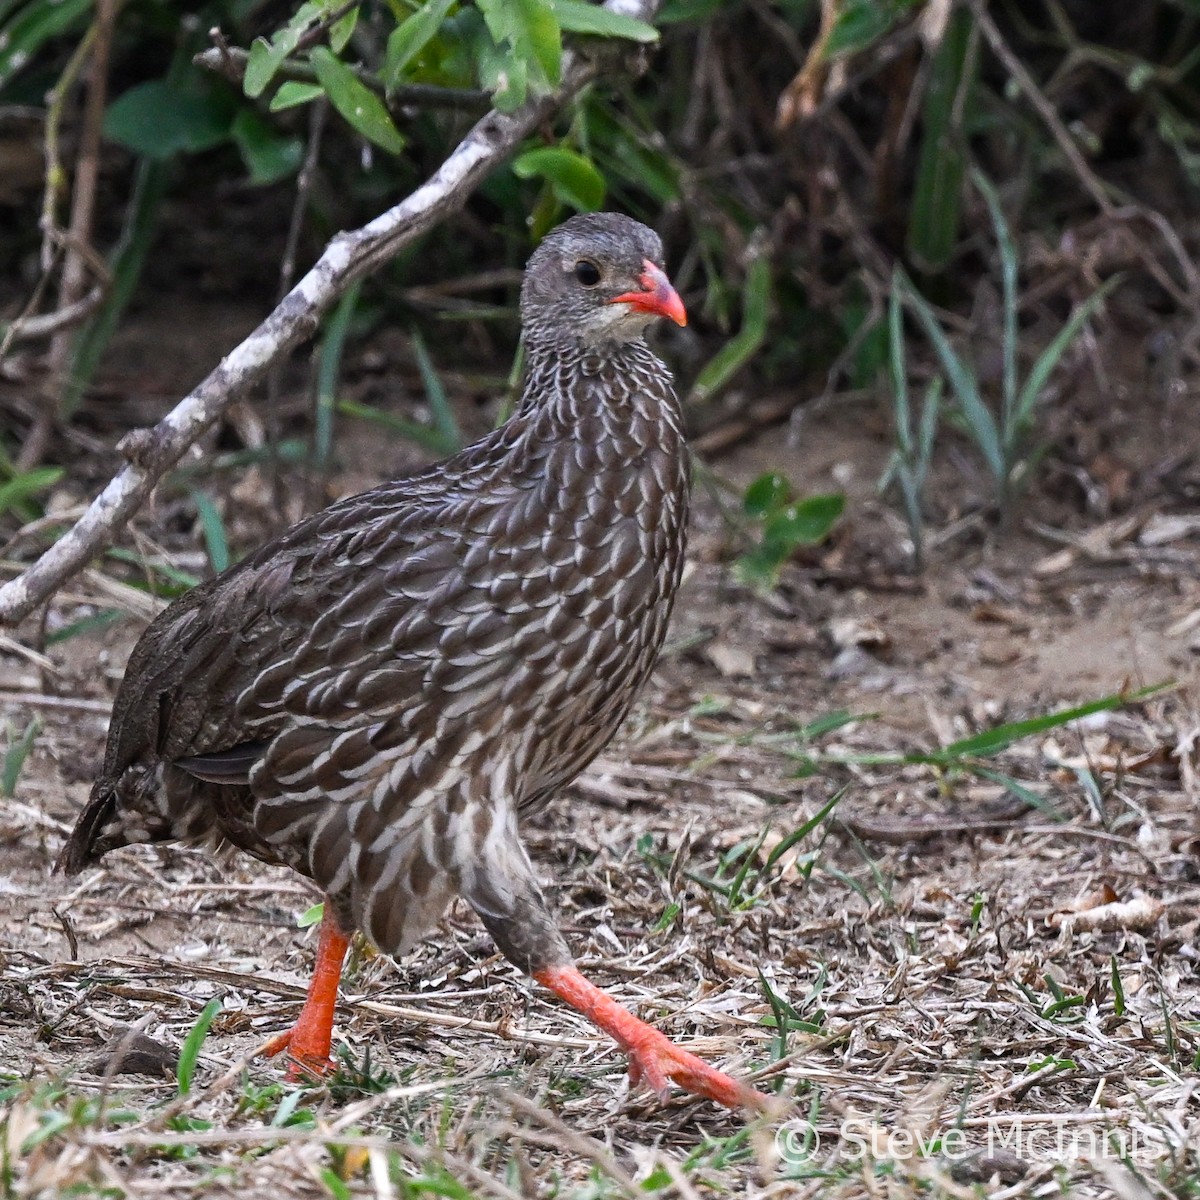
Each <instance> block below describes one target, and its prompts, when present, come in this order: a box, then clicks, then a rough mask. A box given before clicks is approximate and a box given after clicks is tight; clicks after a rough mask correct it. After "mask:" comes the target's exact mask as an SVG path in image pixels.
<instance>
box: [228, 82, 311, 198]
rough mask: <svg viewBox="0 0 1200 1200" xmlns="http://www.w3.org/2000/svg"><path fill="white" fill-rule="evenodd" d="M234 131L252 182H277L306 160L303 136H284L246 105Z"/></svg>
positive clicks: (234, 126)
mask: <svg viewBox="0 0 1200 1200" xmlns="http://www.w3.org/2000/svg"><path fill="white" fill-rule="evenodd" d="M319 90H320V89H318V91H319ZM272 107H274V106H273V105H272ZM230 132H231V133H232V134H233V140H234V142H235V143H236V144H237V148H238V150H239V152H240V153H241V156H242V161H243V162H244V163H245V164H246V169H247V170H248V171H249V172H250V182H251V183H256V184H260V185H264V186H265V185H266V184H269V183H277V182H278V181H279V180H281V179H286V178H287V177H288V176H289V175H294V174H295V173H296V172H297V171H298V170H300V163H301V162H302V161H303V159H304V145H303V143H302V142H301V141H300V139H299V138H298V137H283V136H281V135H280V134H278V133H277V132H276V131H275V129H274V128H273V126H271V125H270V124H269V123H268V122H267V121H265V120H263V118H262V117H261V116H259V114H258V113H257V112H255V110H254V109H252V108H245V109H243V110H242V111H241V112H240V113H238V115H237V116H236V117H234V119H233V125H232V127H231V128H230Z"/></svg>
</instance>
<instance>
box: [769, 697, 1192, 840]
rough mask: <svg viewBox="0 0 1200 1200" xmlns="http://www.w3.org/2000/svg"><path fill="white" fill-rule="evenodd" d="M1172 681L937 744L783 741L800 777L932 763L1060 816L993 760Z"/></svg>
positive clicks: (805, 737)
mask: <svg viewBox="0 0 1200 1200" xmlns="http://www.w3.org/2000/svg"><path fill="white" fill-rule="evenodd" d="M1168 686H1169V685H1168V684H1163V683H1160V684H1154V685H1152V686H1150V687H1145V688H1139V689H1138V690H1137V691H1135V692H1117V693H1115V694H1113V695H1110V696H1103V697H1101V698H1100V699H1099V700H1091V701H1088V702H1087V703H1086V704H1078V705H1074V706H1072V707H1070V708H1062V709H1058V710H1057V711H1055V712H1051V713H1043V714H1041V715H1040V716H1036V717H1028V718H1026V719H1025V720H1021V721H1007V722H1005V723H1004V724H1003V725H996V726H994V727H993V728H991V729H985V730H983V731H982V732H981V733H974V734H972V735H971V736H970V737H965V738H959V739H958V740H957V741H954V742H950V743H949V744H948V745H945V746H941V747H939V748H938V749H936V750H909V751H905V752H893V751H882V752H878V753H863V754H843V753H838V754H826V753H823V752H822V751H820V750H818V749H816V748H814V747H813V745H812V738H811V736H809V735H808V734H807V733H806V732H805V731H803V730H802V731H799V732H798V733H793V734H791V735H789V736H791V737H794V738H798V740H799V742H800V745H799V746H797V747H796V748H794V749H789V748H788V747H787V745H786V743H781V745H782V749H783V752H784V753H785V754H787V755H788V756H789V757H791V758H793V759H794V760H795V761H796V763H797V769H796V775H797V776H798V777H800V778H804V777H807V776H810V775H813V774H815V773H816V771H817V770H818V769H819V768H820V767H822V766H834V765H839V766H873V767H879V766H887V767H903V766H928V767H932V768H934V770H936V771H937V772H938V773H939V774H941V775H942V776H945V777H949V776H951V775H952V774H954V773H960V772H961V773H965V774H968V775H974V776H975V777H977V778H979V779H984V780H987V781H988V782H990V783H995V784H999V785H1000V786H1001V787H1003V788H1004V789H1005V791H1007V792H1009V793H1010V794H1011V795H1013V796H1016V797H1018V798H1019V799H1021V800H1023V801H1025V803H1027V804H1028V805H1029V806H1030V807H1031V808H1037V809H1041V810H1042V811H1044V812H1047V813H1048V814H1049V815H1052V816H1056V815H1057V813H1056V811H1055V810H1054V809H1053V807H1052V806H1051V805H1049V804H1048V802H1047V801H1046V799H1045V797H1044V796H1041V795H1039V794H1038V793H1037V792H1034V791H1031V790H1030V789H1029V788H1027V787H1026V786H1025V785H1024V784H1022V783H1019V782H1018V781H1017V780H1015V779H1013V778H1012V776H1010V775H1007V774H1005V773H1003V772H1002V771H998V770H996V768H995V767H994V766H992V765H991V763H990V761H989V760H991V759H992V758H994V757H995V756H996V755H997V754H999V753H1001V751H1004V750H1007V749H1008V748H1009V747H1010V746H1013V745H1015V744H1016V743H1017V742H1020V741H1023V740H1024V739H1025V738H1029V737H1034V736H1035V735H1037V734H1040V733H1045V732H1046V731H1047V730H1050V729H1057V728H1060V727H1061V726H1063V725H1069V724H1070V723H1071V722H1072V721H1078V720H1080V719H1081V718H1083V717H1088V716H1091V715H1092V714H1093V713H1098V712H1108V711H1110V710H1112V709H1115V708H1123V707H1125V706H1126V705H1129V704H1136V703H1138V702H1139V701H1141V700H1144V699H1146V698H1147V697H1148V696H1152V695H1154V694H1155V693H1156V692H1160V691H1162V690H1163V689H1164V688H1166V687H1168Z"/></svg>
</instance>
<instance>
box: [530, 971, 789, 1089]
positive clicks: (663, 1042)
mask: <svg viewBox="0 0 1200 1200" xmlns="http://www.w3.org/2000/svg"><path fill="white" fill-rule="evenodd" d="M534 978H535V979H536V980H537V981H538V982H539V983H540V984H543V985H544V986H545V987H548V988H549V989H550V990H551V991H552V992H554V993H555V995H557V996H559V997H561V998H562V999H563V1000H565V1001H566V1002H567V1003H568V1004H569V1005H571V1007H572V1008H575V1009H578V1011H579V1012H581V1013H583V1014H584V1016H586V1017H588V1018H589V1019H591V1020H592V1021H595V1023H596V1024H597V1025H599V1026H600V1028H601V1029H603V1030H604V1031H605V1032H606V1033H608V1034H611V1035H612V1036H613V1037H614V1038H616V1040H617V1042H618V1043H619V1044H620V1045H621V1047H622V1049H624V1050H625V1052H626V1053H627V1054H628V1055H629V1078H630V1080H631V1081H632V1082H633V1083H635V1084H637V1083H645V1084H647V1085H648V1086H649V1087H650V1088H651V1089H653V1091H654V1092H656V1093H657V1095H658V1097H659V1098H660V1099H662V1100H665V1099H666V1098H667V1096H668V1095H669V1094H670V1085H669V1083H668V1080H670V1081H672V1082H674V1083H676V1084H678V1085H679V1086H680V1087H681V1088H684V1089H685V1090H686V1091H689V1092H693V1093H695V1094H696V1095H697V1096H705V1097H707V1098H708V1099H709V1100H715V1101H716V1102H717V1103H718V1104H724V1105H725V1106H726V1107H727V1108H749V1109H753V1110H754V1111H755V1112H761V1111H763V1110H764V1109H765V1108H767V1106H768V1105H769V1103H770V1101H769V1099H768V1097H766V1096H764V1095H763V1094H762V1092H756V1091H755V1090H754V1088H752V1087H750V1086H749V1084H745V1083H739V1082H738V1081H737V1080H736V1079H734V1078H732V1077H731V1076H729V1075H726V1074H725V1073H724V1071H718V1070H717V1069H716V1067H712V1066H709V1064H708V1063H706V1062H705V1061H704V1060H703V1059H700V1058H697V1057H696V1056H695V1055H694V1054H690V1053H689V1052H688V1051H687V1050H683V1049H681V1048H680V1047H679V1046H676V1045H675V1043H674V1042H672V1041H671V1039H670V1038H668V1037H667V1036H666V1034H663V1033H659V1031H658V1030H657V1029H655V1028H654V1027H653V1026H652V1025H647V1024H646V1022H645V1021H643V1020H640V1019H639V1018H638V1017H635V1016H634V1015H633V1013H631V1012H630V1011H629V1010H628V1009H627V1008H623V1007H622V1006H621V1005H620V1004H618V1003H617V1002H616V1001H615V1000H614V999H613V998H612V997H611V996H609V995H608V994H606V993H605V992H603V991H601V990H600V989H599V988H598V987H596V985H595V984H593V983H589V982H588V980H586V979H585V978H584V977H583V976H582V975H581V974H580V973H579V972H578V971H577V970H576V969H575V968H574V967H572V966H569V965H568V966H558V967H544V968H542V969H541V970H539V971H536V972H534Z"/></svg>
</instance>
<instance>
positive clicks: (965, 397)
mask: <svg viewBox="0 0 1200 1200" xmlns="http://www.w3.org/2000/svg"><path fill="white" fill-rule="evenodd" d="M900 282H901V286H902V289H903V293H904V300H905V303H906V304H907V305H908V308H909V310H910V311H911V312H912V314H913V316H915V317H916V318H917V320H918V321H919V322H920V324H921V327H922V328H923V329H924V330H925V335H926V337H928V338H929V342H930V344H931V345H932V346H933V349H934V353H936V354H937V356H938V360H939V361H940V362H941V364H942V370H943V371H945V373H946V378H947V379H948V380H949V381H950V386H951V388H952V389H953V390H954V395H955V397H956V398H957V400H958V406H959V408H960V409H961V410H962V414H963V416H964V417H965V418H966V421H967V425H968V426H969V427H970V431H971V436H972V437H973V438H974V440H975V444H976V445H977V446H978V447H979V451H980V453H981V454H982V455H983V457H984V461H985V462H986V463H987V466H988V470H989V471H991V473H992V475H993V476H994V477H995V478H996V479H997V480H1000V481H1003V480H1004V479H1005V477H1006V475H1007V473H1008V467H1007V465H1006V463H1005V458H1004V448H1003V446H1002V445H1001V442H1000V431H999V428H998V427H997V425H996V418H995V417H994V416H993V415H992V412H991V410H990V409H989V408H988V406H987V405H986V404H984V402H983V397H982V396H980V394H979V385H978V384H977V383H976V381H975V376H974V374H973V373H972V371H971V370H970V368H969V367H968V366H967V365H966V364H965V363H964V362H963V361H962V359H960V358H959V357H958V355H957V354H956V353H955V352H954V347H953V346H951V345H950V340H949V338H947V337H946V335H945V333H944V332H943V330H942V327H941V326H940V325H939V324H938V320H937V317H936V316H935V315H934V312H933V308H932V307H931V306H930V304H929V301H928V300H926V299H925V297H924V296H922V295H921V294H920V292H918V291H917V289H916V288H915V287H914V286H913V284H912V281H911V280H910V279H909V278H908V276H907V275H905V274H903V273H901V276H900Z"/></svg>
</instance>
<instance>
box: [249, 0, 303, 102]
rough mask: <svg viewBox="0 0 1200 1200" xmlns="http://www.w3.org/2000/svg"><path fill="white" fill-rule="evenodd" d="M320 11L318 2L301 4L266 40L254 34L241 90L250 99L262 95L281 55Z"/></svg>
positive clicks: (292, 44)
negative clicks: (272, 35)
mask: <svg viewBox="0 0 1200 1200" xmlns="http://www.w3.org/2000/svg"><path fill="white" fill-rule="evenodd" d="M321 12H322V9H321V6H320V5H319V4H313V3H307V4H302V5H301V6H300V7H299V8H298V9H297V10H296V13H295V16H293V17H292V19H291V20H290V21H289V22H288V23H287V24H286V25H285V26H284V27H283V28H282V29H281V30H279V32H278V33H276V34H275V36H274V37H273V38H272V39H271V40H270V41H269V42H268V41H267V40H266V39H265V38H255V40H254V42H253V43H252V44H251V46H250V57H249V59H248V61H247V63H246V73H245V75H244V76H243V77H242V90H243V91H244V92H245V93H246V95H247V96H249V97H250V98H251V99H253V98H254V97H256V96H260V95H262V93H263V91H264V90H265V89H266V86H267V84H269V83H270V82H271V80H272V79H274V78H275V73H276V71H278V70H279V68H280V67H281V66H282V65H283V61H284V59H286V58H287V56H288V55H289V54H291V53H292V51H293V50H295V49H296V46H297V45H298V44H299V42H300V39H301V37H303V36H304V33H305V31H306V30H307V29H308V27H309V26H310V25H311V24H312V23H313V22H314V21H316V20H317V19H318V18H319V17H320V16H321Z"/></svg>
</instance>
